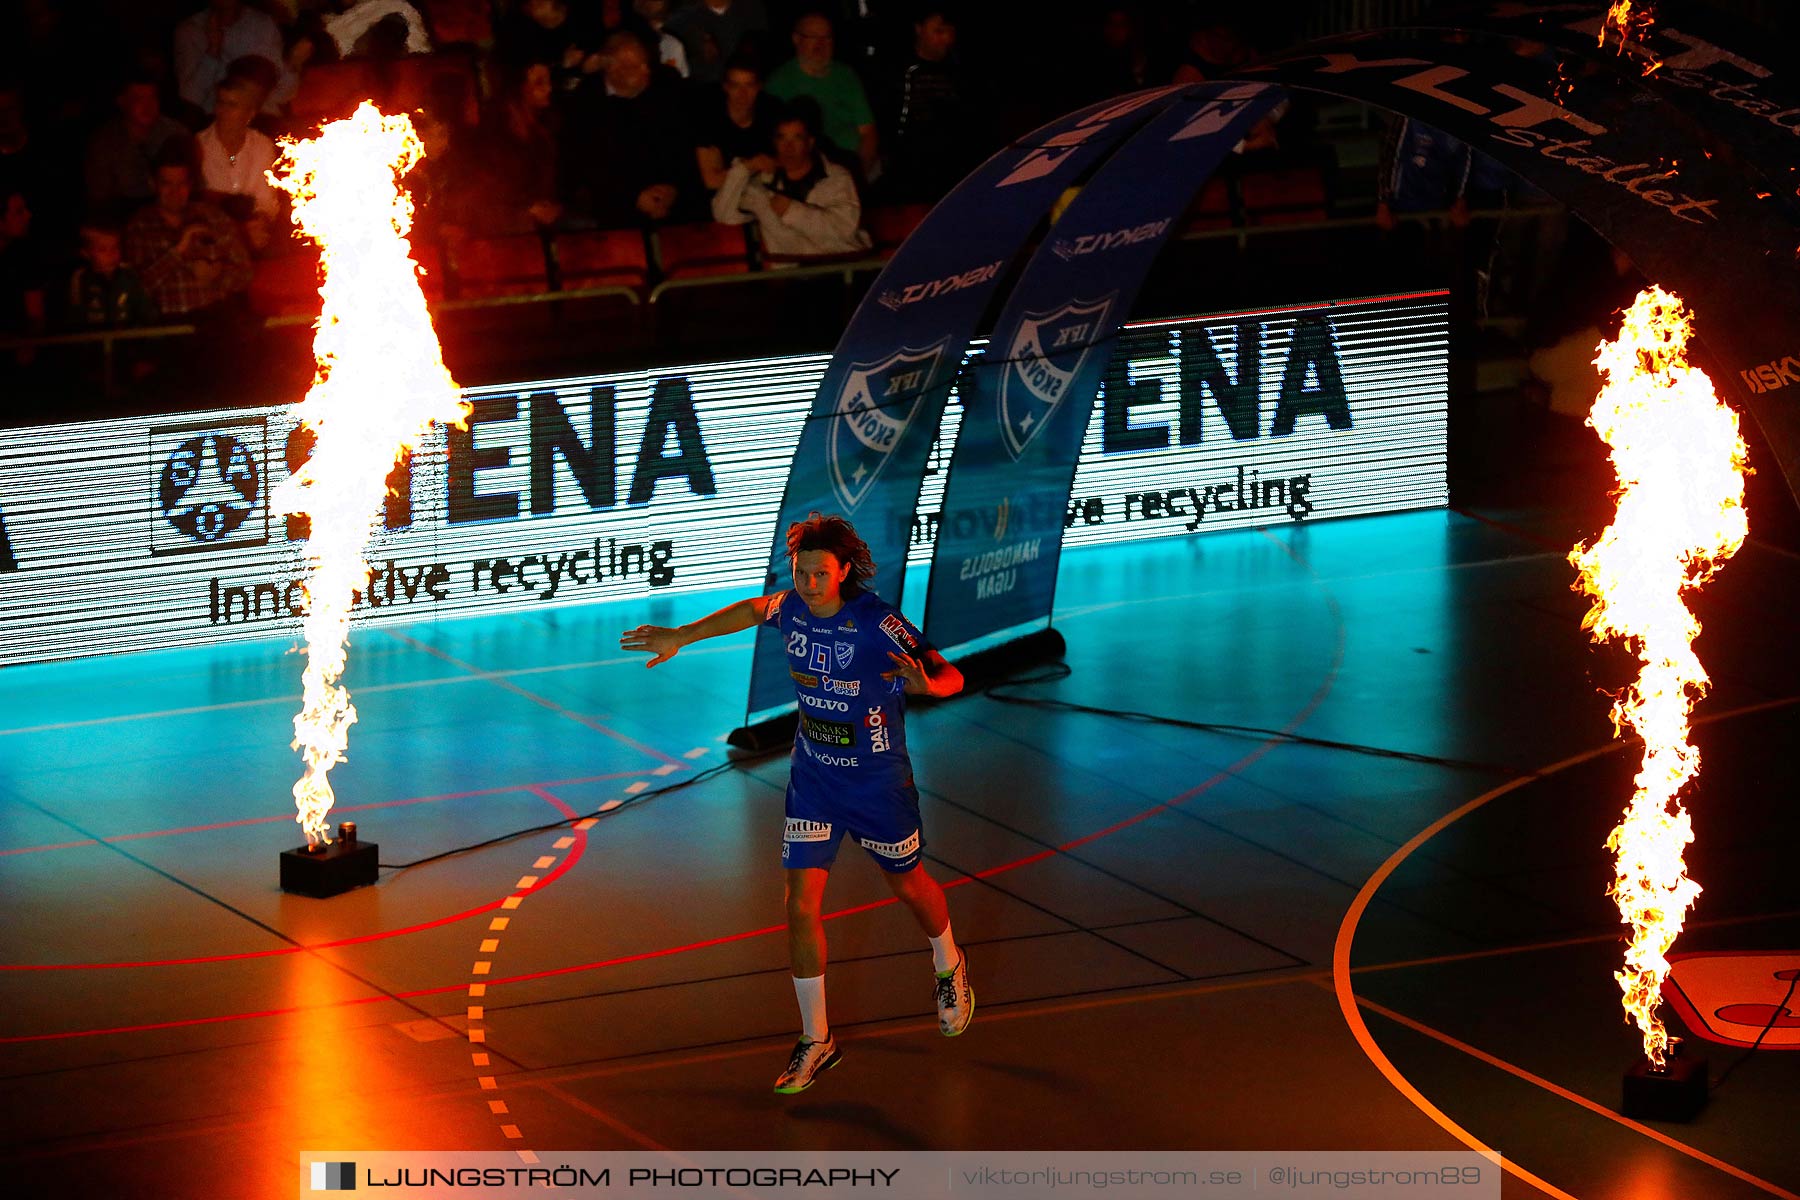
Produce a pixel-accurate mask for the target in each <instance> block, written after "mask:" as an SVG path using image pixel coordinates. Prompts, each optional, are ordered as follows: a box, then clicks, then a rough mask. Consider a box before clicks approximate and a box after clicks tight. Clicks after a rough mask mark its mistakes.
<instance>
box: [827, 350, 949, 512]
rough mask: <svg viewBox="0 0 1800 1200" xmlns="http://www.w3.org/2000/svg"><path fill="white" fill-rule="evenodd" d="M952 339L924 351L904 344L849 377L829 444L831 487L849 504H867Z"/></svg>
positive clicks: (858, 366)
mask: <svg viewBox="0 0 1800 1200" xmlns="http://www.w3.org/2000/svg"><path fill="white" fill-rule="evenodd" d="M949 342H950V339H949V338H947V337H946V338H941V339H939V340H938V342H937V343H936V344H934V345H931V346H927V347H925V348H924V349H922V350H921V349H914V348H912V347H903V348H902V349H899V350H896V351H894V352H893V353H892V354H890V355H888V356H887V357H886V358H884V359H881V360H879V361H877V362H866V363H857V364H856V365H854V366H852V367H851V368H850V370H849V372H848V373H847V374H846V375H845V377H844V386H843V388H842V390H840V391H839V393H838V401H837V409H836V414H835V418H834V419H833V420H832V422H831V434H830V439H829V441H828V442H827V445H826V457H827V458H828V459H829V461H830V464H831V485H832V488H833V490H834V491H836V492H837V495H838V499H839V500H841V501H843V503H844V507H846V508H850V509H854V508H855V507H856V506H857V505H858V504H861V503H862V500H863V497H864V496H865V495H867V494H868V491H869V488H870V486H872V485H873V484H874V482H875V479H876V477H877V476H879V475H880V474H881V469H882V468H883V467H885V466H887V462H888V458H889V457H890V456H891V455H892V454H893V453H894V451H895V450H896V449H898V448H899V445H900V441H901V439H902V438H904V437H905V436H906V430H907V427H908V426H910V425H911V424H912V422H913V418H914V417H915V416H917V415H918V413H919V409H920V407H921V406H922V405H923V404H924V402H925V385H926V383H927V382H929V381H930V379H931V378H932V377H933V376H934V375H936V374H937V370H938V365H939V363H940V362H941V361H942V360H943V357H944V349H945V347H946V346H948V345H949Z"/></svg>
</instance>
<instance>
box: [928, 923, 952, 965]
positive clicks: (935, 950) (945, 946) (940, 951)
mask: <svg viewBox="0 0 1800 1200" xmlns="http://www.w3.org/2000/svg"><path fill="white" fill-rule="evenodd" d="M956 959H957V950H956V939H955V938H953V937H951V936H950V922H948V921H946V922H944V932H942V933H940V934H938V935H937V936H936V937H934V938H932V939H931V961H932V963H933V967H932V969H933V970H935V971H936V972H937V973H938V974H940V975H941V974H943V973H944V972H945V971H948V970H949V969H950V968H951V967H954V966H955V965H956Z"/></svg>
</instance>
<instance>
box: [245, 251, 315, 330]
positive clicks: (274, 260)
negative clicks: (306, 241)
mask: <svg viewBox="0 0 1800 1200" xmlns="http://www.w3.org/2000/svg"><path fill="white" fill-rule="evenodd" d="M250 310H251V311H252V312H254V313H255V314H256V315H257V316H259V317H295V316H317V315H318V313H319V255H318V252H317V251H316V250H314V251H310V252H309V251H307V250H301V249H296V250H294V251H292V252H290V253H287V254H276V255H272V256H270V257H268V258H261V259H258V260H257V261H256V267H255V271H254V273H253V274H252V275H251V277H250Z"/></svg>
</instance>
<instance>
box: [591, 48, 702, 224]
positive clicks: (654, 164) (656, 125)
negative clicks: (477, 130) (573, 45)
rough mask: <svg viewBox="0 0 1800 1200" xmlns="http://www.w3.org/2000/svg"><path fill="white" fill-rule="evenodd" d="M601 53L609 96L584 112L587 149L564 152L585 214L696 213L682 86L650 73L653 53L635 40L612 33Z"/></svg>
mask: <svg viewBox="0 0 1800 1200" xmlns="http://www.w3.org/2000/svg"><path fill="white" fill-rule="evenodd" d="M601 53H602V57H603V58H604V59H605V60H606V69H605V73H604V77H603V78H604V90H603V92H602V93H601V94H599V95H597V96H594V97H592V98H590V99H589V101H588V102H587V103H586V104H585V105H584V106H583V111H582V114H581V116H582V120H581V122H580V124H579V128H580V130H581V133H582V137H583V138H584V141H583V143H582V144H580V145H569V146H566V147H565V149H566V150H567V151H569V153H570V154H571V156H572V157H571V159H570V169H569V176H570V179H571V182H572V183H573V184H574V186H575V188H576V190H577V191H579V193H580V194H581V195H582V197H583V203H584V205H585V207H586V209H587V212H588V215H590V216H591V217H593V219H594V220H595V221H597V222H599V223H600V224H602V225H621V224H628V223H631V222H633V221H634V220H640V219H648V220H651V221H665V220H668V219H669V218H670V216H671V215H679V214H680V213H681V212H682V211H683V210H684V209H694V210H697V208H698V205H697V203H695V201H696V200H697V197H696V195H695V191H696V189H695V188H694V186H693V181H694V159H693V150H692V147H693V144H694V142H693V137H692V135H691V134H690V133H689V132H688V128H687V122H686V120H685V119H684V113H683V110H682V101H681V98H680V96H679V95H678V94H677V92H678V89H679V86H680V80H679V79H678V78H676V79H671V78H670V75H672V72H665V71H660V70H658V69H653V68H652V66H651V60H650V50H649V48H648V47H647V46H645V45H644V43H643V41H642V40H640V39H639V38H638V37H637V35H635V34H632V33H627V32H624V31H622V30H621V31H620V32H618V33H615V34H613V35H612V36H610V37H608V38H607V39H606V42H605V45H604V46H603V47H602V50H601Z"/></svg>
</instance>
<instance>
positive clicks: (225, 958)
mask: <svg viewBox="0 0 1800 1200" xmlns="http://www.w3.org/2000/svg"><path fill="white" fill-rule="evenodd" d="M630 774H642V772H630ZM571 782H574V781H571ZM545 786H552V785H542V784H524V785H522V786H521V787H518V788H508V789H505V790H507V791H527V792H530V793H531V794H533V795H534V796H537V797H538V798H539V799H540V800H543V801H545V802H546V803H548V804H550V805H551V806H552V807H554V808H556V809H557V810H559V811H560V812H561V813H562V814H563V815H564V816H565V817H567V818H568V819H569V821H570V822H575V821H579V820H581V819H582V818H581V814H580V813H578V812H576V811H575V810H574V809H572V808H570V807H569V806H568V805H567V804H565V803H564V802H563V801H562V800H561V798H559V797H557V796H554V795H552V794H551V793H549V792H547V791H545V790H544V787H545ZM346 811H347V810H346ZM574 833H575V845H574V846H573V847H571V848H570V850H569V853H568V854H567V855H565V856H564V858H563V860H562V862H560V863H558V864H557V865H556V869H555V870H553V871H551V872H550V873H549V874H548V875H545V876H544V877H543V878H542V879H540V880H538V882H537V883H536V884H535V885H534V886H532V887H529V888H525V889H524V890H523V891H517V892H514V893H513V894H515V895H525V894H527V893H530V892H536V891H539V890H541V889H543V888H547V887H549V886H550V885H551V884H553V883H555V882H556V881H557V880H558V879H561V878H562V877H563V875H565V874H566V873H567V872H568V871H569V869H570V868H571V867H573V866H574V865H575V864H576V863H577V862H579V861H580V860H581V856H582V855H583V854H584V853H586V851H587V830H585V829H577V830H575V831H574ZM503 903H505V897H502V898H501V899H499V900H494V901H491V902H489V903H487V904H483V905H481V906H480V907H479V908H471V909H469V910H468V911H466V912H459V913H453V914H451V915H450V916H447V917H437V918H435V919H433V920H430V921H422V922H420V923H419V924H417V925H408V926H406V927H405V928H403V929H383V930H378V931H376V932H374V933H359V934H356V935H355V936H353V937H345V938H337V939H334V940H332V941H329V942H307V943H305V944H303V945H299V946H277V947H275V948H274V949H271V950H240V951H236V952H234V953H231V954H204V955H197V956H195V957H192V958H162V959H154V960H147V961H144V962H99V963H0V971H111V970H126V969H130V968H136V967H185V966H192V965H194V964H196V963H216V962H237V961H240V960H242V959H249V958H279V957H281V956H282V955H286V954H299V953H301V952H303V951H311V950H331V949H335V948H337V947H339V946H356V945H361V944H362V943H364V942H379V941H383V940H385V939H387V938H391V937H403V936H405V935H407V934H412V933H422V932H423V931H425V930H427V929H436V928H437V927H438V926H440V925H453V924H455V923H456V922H458V921H466V920H468V919H469V918H470V917H478V916H480V915H481V914H482V913H485V912H492V911H493V910H494V909H496V908H499V907H500V906H501V904H503ZM275 1011H277V1012H280V1011H296V1010H275ZM256 1015H259V1016H267V1015H273V1014H268V1013H263V1014H256ZM176 1023H177V1024H179V1022H176ZM158 1028H160V1026H159V1027H158ZM6 1040H7V1039H5V1038H0V1042H4V1041H6Z"/></svg>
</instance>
